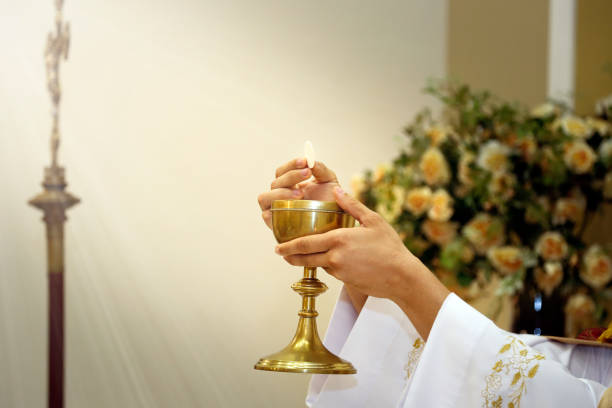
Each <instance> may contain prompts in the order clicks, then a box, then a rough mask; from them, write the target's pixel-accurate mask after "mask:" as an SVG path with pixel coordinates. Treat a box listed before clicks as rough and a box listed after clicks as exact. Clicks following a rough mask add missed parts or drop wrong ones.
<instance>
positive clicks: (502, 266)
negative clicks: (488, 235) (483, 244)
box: [487, 246, 525, 275]
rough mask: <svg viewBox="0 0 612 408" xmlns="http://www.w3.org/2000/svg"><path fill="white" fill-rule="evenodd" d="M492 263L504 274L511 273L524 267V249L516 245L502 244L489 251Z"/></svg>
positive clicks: (488, 254) (488, 256)
mask: <svg viewBox="0 0 612 408" xmlns="http://www.w3.org/2000/svg"><path fill="white" fill-rule="evenodd" d="M487 258H489V261H491V264H492V265H493V267H495V269H497V270H498V271H499V272H500V273H501V274H503V275H510V274H512V273H515V272H518V271H520V270H522V269H523V267H524V266H525V262H524V259H523V251H522V250H521V249H520V248H517V247H515V246H501V247H496V248H491V249H489V250H488V251H487Z"/></svg>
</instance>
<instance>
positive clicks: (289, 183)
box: [271, 168, 312, 188]
mask: <svg viewBox="0 0 612 408" xmlns="http://www.w3.org/2000/svg"><path fill="white" fill-rule="evenodd" d="M311 174H312V173H311V171H310V169H308V168H306V169H299V170H289V171H288V172H286V173H285V174H283V175H281V176H280V177H278V178H277V179H276V180H274V181H273V182H272V185H271V188H292V187H293V186H295V185H296V184H297V183H299V182H301V181H304V180H307V179H308V178H309V177H310V176H311Z"/></svg>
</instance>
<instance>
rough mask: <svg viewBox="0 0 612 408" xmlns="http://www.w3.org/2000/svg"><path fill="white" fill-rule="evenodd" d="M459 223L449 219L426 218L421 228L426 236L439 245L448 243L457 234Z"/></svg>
mask: <svg viewBox="0 0 612 408" xmlns="http://www.w3.org/2000/svg"><path fill="white" fill-rule="evenodd" d="M457 227H458V225H457V223H455V222H448V221H433V220H425V221H424V222H423V224H422V225H421V229H422V231H423V234H424V235H425V237H426V238H427V239H428V240H429V241H431V242H433V243H434V244H438V245H446V244H448V243H449V242H451V241H452V240H453V239H455V237H456V236H457Z"/></svg>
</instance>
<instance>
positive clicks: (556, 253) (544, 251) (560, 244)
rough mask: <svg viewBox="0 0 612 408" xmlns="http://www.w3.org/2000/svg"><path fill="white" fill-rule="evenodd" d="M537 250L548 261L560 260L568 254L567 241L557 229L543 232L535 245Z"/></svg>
mask: <svg viewBox="0 0 612 408" xmlns="http://www.w3.org/2000/svg"><path fill="white" fill-rule="evenodd" d="M535 250H536V252H537V253H538V254H539V255H540V256H541V257H542V258H543V259H545V260H547V261H560V260H562V259H563V258H565V257H566V256H567V250H568V248H567V243H566V242H565V238H563V235H561V234H560V233H558V232H556V231H549V232H545V233H543V234H542V235H541V236H540V238H538V241H537V242H536V247H535Z"/></svg>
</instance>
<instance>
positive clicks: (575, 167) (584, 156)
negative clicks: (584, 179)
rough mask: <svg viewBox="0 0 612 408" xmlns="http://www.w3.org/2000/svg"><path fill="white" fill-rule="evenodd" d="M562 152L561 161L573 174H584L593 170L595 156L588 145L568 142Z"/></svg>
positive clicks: (579, 142)
mask: <svg viewBox="0 0 612 408" xmlns="http://www.w3.org/2000/svg"><path fill="white" fill-rule="evenodd" d="M564 150H565V153H564V154H563V160H564V161H565V164H566V165H567V167H568V168H569V169H570V170H572V171H573V172H574V173H576V174H584V173H587V172H589V171H590V170H591V168H593V163H595V159H596V158H597V156H596V155H595V152H594V151H593V149H591V147H590V146H589V145H588V144H586V143H584V142H581V141H575V142H570V143H568V144H567V145H566V146H565V147H564Z"/></svg>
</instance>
